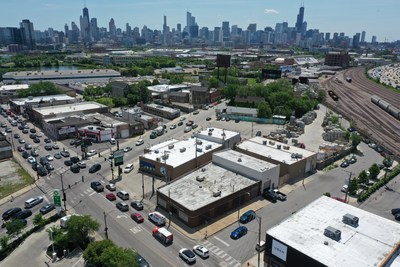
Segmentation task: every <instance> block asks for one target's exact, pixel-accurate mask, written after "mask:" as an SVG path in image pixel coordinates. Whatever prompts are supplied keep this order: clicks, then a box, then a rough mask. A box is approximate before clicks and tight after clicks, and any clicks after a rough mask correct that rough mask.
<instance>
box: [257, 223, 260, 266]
mask: <svg viewBox="0 0 400 267" xmlns="http://www.w3.org/2000/svg"><path fill="white" fill-rule="evenodd" d="M257 218H258V220H257V221H258V245H259V246H261V216H257ZM260 251H261V249H258V258H257V263H258V265H257V266H258V267H260V258H261V257H260Z"/></svg>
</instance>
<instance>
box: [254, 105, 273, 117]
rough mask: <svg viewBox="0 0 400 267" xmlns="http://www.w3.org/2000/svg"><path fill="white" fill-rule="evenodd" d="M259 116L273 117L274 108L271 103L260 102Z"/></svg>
mask: <svg viewBox="0 0 400 267" xmlns="http://www.w3.org/2000/svg"><path fill="white" fill-rule="evenodd" d="M257 108H258V114H257V117H258V118H271V117H272V110H271V107H270V106H269V104H268V103H267V102H265V101H262V102H260V103H258V106H257Z"/></svg>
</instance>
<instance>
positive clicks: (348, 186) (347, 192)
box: [344, 172, 353, 203]
mask: <svg viewBox="0 0 400 267" xmlns="http://www.w3.org/2000/svg"><path fill="white" fill-rule="evenodd" d="M352 175H353V173H352V172H350V173H349V183H348V185H347V190H346V196H345V198H344V201H345V203H348V202H347V200H348V199H347V196H348V194H349V188H350V184H351V176H352Z"/></svg>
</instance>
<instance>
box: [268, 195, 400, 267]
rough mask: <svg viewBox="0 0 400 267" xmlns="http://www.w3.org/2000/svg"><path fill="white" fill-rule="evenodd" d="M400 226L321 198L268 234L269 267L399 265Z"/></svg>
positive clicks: (387, 266)
mask: <svg viewBox="0 0 400 267" xmlns="http://www.w3.org/2000/svg"><path fill="white" fill-rule="evenodd" d="M399 237H400V225H399V224H398V223H396V222H392V221H390V220H388V219H385V218H383V217H380V216H378V215H375V214H372V213H370V212H367V211H364V210H362V209H359V208H357V207H353V206H351V205H348V204H345V203H342V202H340V201H337V200H335V199H332V198H329V197H326V196H321V197H320V198H318V199H317V200H315V201H314V202H312V203H310V204H309V205H308V206H306V207H304V208H303V209H301V210H300V211H297V212H296V213H294V214H293V215H291V216H290V217H288V218H287V219H286V220H284V221H282V222H280V223H279V224H278V225H276V226H274V227H272V228H271V229H269V230H267V232H266V239H265V242H266V248H265V252H264V263H265V266H279V267H302V266H305V267H331V266H332V267H334V266H335V267H336V266H338V267H339V266H340V267H375V266H382V267H389V266H392V267H393V266H400V257H399V253H400V240H399Z"/></svg>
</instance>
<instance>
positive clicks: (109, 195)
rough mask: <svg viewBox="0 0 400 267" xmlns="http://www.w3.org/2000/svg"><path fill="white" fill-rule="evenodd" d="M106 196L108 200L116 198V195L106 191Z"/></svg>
mask: <svg viewBox="0 0 400 267" xmlns="http://www.w3.org/2000/svg"><path fill="white" fill-rule="evenodd" d="M106 198H107V199H108V200H110V201H114V200H116V199H117V197H116V196H115V195H114V194H113V193H108V194H107V195H106Z"/></svg>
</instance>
